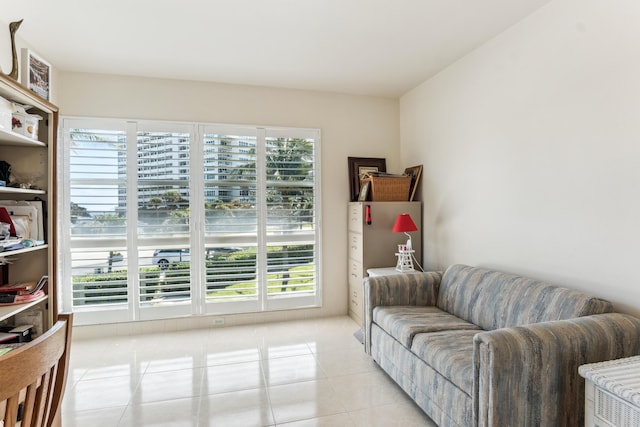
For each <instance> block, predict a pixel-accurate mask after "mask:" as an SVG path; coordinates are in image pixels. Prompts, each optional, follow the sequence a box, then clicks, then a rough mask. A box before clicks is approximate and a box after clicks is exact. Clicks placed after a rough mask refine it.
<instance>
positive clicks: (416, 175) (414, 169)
mask: <svg viewBox="0 0 640 427" xmlns="http://www.w3.org/2000/svg"><path fill="white" fill-rule="evenodd" d="M404 174H405V175H407V176H410V177H411V185H410V186H409V201H410V202H413V199H414V197H415V195H416V190H417V189H418V184H419V183H420V175H422V165H418V166H411V167H410V168H406V169H405V170H404Z"/></svg>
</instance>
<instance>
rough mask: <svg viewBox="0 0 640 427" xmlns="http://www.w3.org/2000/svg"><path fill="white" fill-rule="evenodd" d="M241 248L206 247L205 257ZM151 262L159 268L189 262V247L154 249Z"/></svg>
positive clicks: (236, 250) (228, 252)
mask: <svg viewBox="0 0 640 427" xmlns="http://www.w3.org/2000/svg"><path fill="white" fill-rule="evenodd" d="M241 250H242V248H226V247H225V248H208V249H207V255H206V257H207V259H209V258H212V257H213V256H215V255H224V254H230V253H233V252H238V251H241ZM152 262H153V264H154V265H157V266H158V267H160V268H167V267H168V266H169V265H171V264H177V263H179V262H191V254H190V251H189V249H156V250H155V251H154V252H153V258H152Z"/></svg>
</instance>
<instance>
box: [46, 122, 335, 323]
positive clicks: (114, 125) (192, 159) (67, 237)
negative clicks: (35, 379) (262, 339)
mask: <svg viewBox="0 0 640 427" xmlns="http://www.w3.org/2000/svg"><path fill="white" fill-rule="evenodd" d="M60 123H61V126H60V132H61V133H63V136H62V137H61V138H60V141H62V150H60V151H59V153H58V164H59V165H60V166H59V168H58V177H57V178H58V182H60V183H64V184H63V185H62V186H59V189H58V193H59V195H60V197H59V198H58V207H57V208H58V212H59V215H58V223H57V225H56V226H57V227H59V230H60V231H59V233H58V235H59V236H60V239H61V243H62V244H60V245H59V246H58V248H59V250H58V252H59V253H58V254H57V255H58V257H59V260H60V262H59V263H58V265H59V272H58V273H59V277H60V278H61V282H60V283H69V284H72V283H73V282H72V272H71V249H70V248H72V247H73V248H76V247H79V246H83V245H84V247H86V248H87V249H89V248H91V247H95V243H92V242H91V241H90V240H91V239H86V241H84V242H83V241H82V240H81V239H77V238H74V239H73V242H72V236H71V232H70V230H69V231H66V230H65V227H70V224H71V222H70V221H71V209H70V207H71V196H70V189H71V183H70V180H69V177H70V175H69V173H70V172H69V171H70V169H69V167H70V157H71V156H70V149H71V147H70V146H69V145H70V144H69V140H70V137H69V129H74V128H80V129H95V130H102V129H118V130H122V129H123V127H124V129H125V131H126V138H127V144H126V151H127V166H126V168H127V176H128V177H131V176H133V177H135V179H127V184H126V188H127V195H126V197H127V206H129V207H135V209H134V208H128V209H127V214H126V220H127V230H126V236H124V238H123V239H112V240H111V241H110V242H109V246H108V247H109V248H111V247H118V248H126V251H127V254H129V256H128V260H127V261H128V265H127V268H128V269H129V271H130V272H129V273H128V280H127V289H128V295H127V302H128V304H127V307H126V309H125V308H124V307H122V309H118V308H110V309H100V308H98V307H92V308H91V309H86V310H79V309H78V307H74V306H73V301H72V295H71V294H72V292H71V285H69V286H67V287H66V288H65V287H63V286H61V287H60V292H61V299H60V301H61V304H62V307H61V309H63V310H66V311H73V312H74V313H76V314H75V317H76V323H77V324H79V325H81V324H101V323H114V322H126V321H138V320H155V319H168V318H173V317H178V316H193V315H220V314H242V313H252V312H268V311H275V310H290V309H304V308H312V307H321V306H322V300H323V298H322V277H321V276H322V257H321V254H322V241H321V236H322V233H321V227H322V220H321V214H322V203H321V188H320V187H321V186H320V184H321V170H322V167H321V166H322V165H321V156H320V154H321V133H320V130H319V129H310V128H291V127H269V126H248V125H229V124H215V123H196V122H173V121H153V120H132V119H109V118H106V119H105V118H86V117H74V116H64V117H61V120H60ZM184 129H188V133H189V135H190V143H189V147H190V150H189V159H188V160H189V166H188V167H189V169H190V174H189V176H190V183H189V207H190V212H189V224H190V225H189V232H188V237H187V238H186V239H158V238H155V239H145V238H141V237H140V236H139V235H138V215H137V212H138V178H137V177H138V163H137V161H136V160H137V155H138V153H137V143H136V142H137V132H138V131H141V130H143V131H150V130H165V131H172V132H181V131H184ZM212 130H215V132H217V133H228V134H232V135H233V134H238V135H243V134H244V133H246V132H248V131H252V132H255V134H256V136H257V138H258V139H259V140H260V142H259V143H258V144H257V156H258V158H260V159H261V161H260V162H257V163H258V164H259V165H262V166H259V167H258V179H257V185H258V186H259V187H260V188H261V190H260V194H263V195H264V194H265V193H264V190H265V188H266V175H265V174H264V172H265V171H264V164H263V163H264V162H266V161H267V160H266V159H265V158H264V154H265V149H264V144H265V143H266V141H267V139H268V138H270V137H286V138H306V139H312V140H313V155H314V160H313V185H312V186H313V202H314V203H313V229H312V230H311V231H310V232H308V233H301V234H300V235H299V236H296V235H289V236H286V238H280V239H278V238H276V236H268V235H267V232H266V210H265V208H264V206H262V203H260V206H256V209H257V210H258V211H257V215H258V233H257V236H256V239H257V241H256V246H257V248H258V251H257V260H256V262H257V263H258V267H257V272H258V280H259V281H258V289H259V292H258V294H259V298H258V299H257V300H256V301H234V302H215V303H211V302H208V301H207V297H206V293H207V290H206V289H207V287H206V277H205V276H206V271H205V270H206V269H205V264H206V261H205V257H204V256H196V255H204V254H206V252H207V249H206V245H207V244H210V239H208V238H207V237H206V236H205V226H204V224H205V222H204V221H205V199H206V197H205V186H204V182H205V173H204V166H205V163H204V135H205V133H206V132H210V131H212ZM131 141H133V143H132V142H131ZM182 160H183V158H182V157H180V155H179V156H178V158H176V161H177V162H181V161H182ZM179 168H182V166H180V167H179ZM60 187H62V188H60ZM264 203H266V201H265V202H264ZM196 207H197V208H196ZM309 241H310V242H312V244H313V248H314V262H313V264H314V267H315V282H314V285H315V289H314V290H315V292H314V294H313V295H305V296H291V297H288V298H269V295H268V294H267V292H266V287H265V286H266V268H267V265H266V262H267V260H266V252H265V253H263V251H262V250H261V249H266V247H267V245H268V244H269V243H274V242H283V243H295V242H309ZM92 244H93V245H94V246H92ZM298 244H299V243H298ZM165 246H173V247H184V248H189V250H190V251H191V254H192V256H191V257H190V259H191V262H190V277H191V286H190V287H191V300H190V301H191V302H190V304H182V305H181V304H176V305H167V306H164V307H144V306H142V305H141V304H140V282H139V281H140V271H139V263H138V257H137V254H138V251H139V250H141V249H143V248H147V249H148V248H152V247H153V248H155V247H163V248H164V247H165ZM62 248H68V249H66V250H63V249H62ZM134 255H136V256H134ZM131 272H134V273H131ZM263 288H264V289H263Z"/></svg>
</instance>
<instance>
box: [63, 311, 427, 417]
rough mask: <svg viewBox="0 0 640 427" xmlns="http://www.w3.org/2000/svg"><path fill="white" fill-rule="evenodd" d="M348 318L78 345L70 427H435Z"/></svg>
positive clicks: (67, 408)
mask: <svg viewBox="0 0 640 427" xmlns="http://www.w3.org/2000/svg"><path fill="white" fill-rule="evenodd" d="M357 329H358V327H357V325H356V324H355V323H354V322H353V321H352V320H351V319H350V318H348V317H336V318H329V319H317V320H306V321H295V322H288V323H270V324H262V325H251V326H235V327H225V328H214V329H201V330H192V331H182V332H173V333H165V334H148V335H140V336H130V337H117V338H113V337H111V338H101V339H91V340H80V341H74V342H73V343H72V348H71V363H70V370H69V379H68V385H67V390H66V394H65V398H64V401H63V409H62V411H63V412H62V416H63V426H64V427H76V426H78V427H88V426H90V427H99V426H131V427H134V426H135V427H140V426H198V427H209V426H212V427H213V426H222V427H233V426H242V427H244V426H288V427H310V426H367V427H369V426H385V427H386V426H402V427H409V426H428V427H433V426H435V424H434V423H433V422H432V421H431V420H430V419H429V418H428V417H427V416H426V415H424V413H423V412H422V411H421V410H420V409H419V408H418V407H417V406H416V405H415V404H414V403H413V402H412V401H411V400H410V399H409V398H408V397H407V396H406V395H405V394H404V393H403V392H402V390H400V388H399V387H397V386H396V385H395V384H394V383H393V381H392V380H391V379H390V378H389V377H387V375H386V374H385V373H384V372H382V370H381V369H380V368H379V367H378V366H377V365H376V364H375V363H373V362H372V361H371V359H370V358H369V357H368V356H367V355H366V354H365V353H364V351H363V348H362V345H361V344H360V343H359V342H358V341H357V340H356V339H355V338H354V336H353V333H354V331H356V330H357Z"/></svg>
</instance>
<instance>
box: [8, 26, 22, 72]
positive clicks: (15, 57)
mask: <svg viewBox="0 0 640 427" xmlns="http://www.w3.org/2000/svg"><path fill="white" fill-rule="evenodd" d="M21 24H22V19H21V20H19V21H15V22H11V23H10V24H9V35H10V36H11V58H12V62H11V72H10V73H9V74H7V75H8V76H9V77H11V78H12V79H13V80H16V81H17V80H18V52H17V50H16V32H17V31H18V28H20V25H21Z"/></svg>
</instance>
